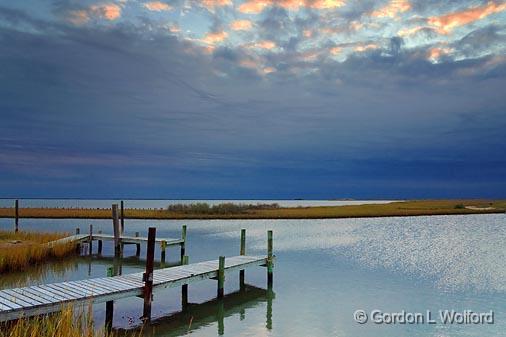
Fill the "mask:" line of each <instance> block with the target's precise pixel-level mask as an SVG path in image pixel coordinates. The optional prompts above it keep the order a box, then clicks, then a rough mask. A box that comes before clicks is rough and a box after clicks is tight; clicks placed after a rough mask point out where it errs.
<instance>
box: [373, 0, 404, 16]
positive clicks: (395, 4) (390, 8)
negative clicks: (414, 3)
mask: <svg viewBox="0 0 506 337" xmlns="http://www.w3.org/2000/svg"><path fill="white" fill-rule="evenodd" d="M410 9H411V4H410V3H409V1H408V0H390V2H389V3H388V4H387V5H386V6H384V7H381V8H379V9H377V10H375V11H373V12H372V13H371V16H373V17H378V18H386V17H387V18H394V17H396V16H397V15H399V14H400V13H404V12H406V11H408V10H410Z"/></svg>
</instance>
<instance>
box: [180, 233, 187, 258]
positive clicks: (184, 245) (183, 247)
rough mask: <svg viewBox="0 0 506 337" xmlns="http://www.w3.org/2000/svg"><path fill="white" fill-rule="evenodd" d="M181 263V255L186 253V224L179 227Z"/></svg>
mask: <svg viewBox="0 0 506 337" xmlns="http://www.w3.org/2000/svg"><path fill="white" fill-rule="evenodd" d="M181 240H183V242H181V264H182V263H183V257H184V256H185V254H186V225H183V227H182V228H181Z"/></svg>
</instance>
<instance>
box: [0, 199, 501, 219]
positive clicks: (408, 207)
mask: <svg viewBox="0 0 506 337" xmlns="http://www.w3.org/2000/svg"><path fill="white" fill-rule="evenodd" d="M505 212H506V200H414V201H402V202H391V203H387V204H364V205H346V206H313V207H283V208H281V207H280V208H275V209H256V210H248V211H246V212H241V213H227V214H218V213H202V214H198V213H180V212H174V211H168V210H166V209H132V208H127V209H125V219H138V220H260V219H349V218H374V217H399V216H431V215H469V214H501V213H505ZM0 218H4V219H6V218H7V219H9V218H11V219H15V211H14V208H0ZM19 219H97V220H99V219H104V220H106V219H111V209H110V208H100V209H92V208H80V209H77V208H20V209H19Z"/></svg>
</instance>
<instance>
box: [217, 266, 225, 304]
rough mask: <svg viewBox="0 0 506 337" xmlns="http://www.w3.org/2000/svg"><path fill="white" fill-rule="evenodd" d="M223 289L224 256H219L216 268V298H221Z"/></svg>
mask: <svg viewBox="0 0 506 337" xmlns="http://www.w3.org/2000/svg"><path fill="white" fill-rule="evenodd" d="M224 288H225V256H220V261H219V268H218V298H222V297H223V294H224V290H223V289H224Z"/></svg>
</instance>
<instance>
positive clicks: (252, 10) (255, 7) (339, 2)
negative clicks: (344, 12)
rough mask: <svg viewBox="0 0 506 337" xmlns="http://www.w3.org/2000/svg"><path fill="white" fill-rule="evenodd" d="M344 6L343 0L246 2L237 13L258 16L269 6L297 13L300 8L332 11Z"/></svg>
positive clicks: (253, 0) (248, 0)
mask: <svg viewBox="0 0 506 337" xmlns="http://www.w3.org/2000/svg"><path fill="white" fill-rule="evenodd" d="M344 4H345V1H344V0H247V1H246V2H244V3H242V4H241V5H240V6H239V11H240V12H242V13H247V14H259V13H261V12H262V11H263V10H264V9H266V8H267V7H271V6H276V7H280V8H283V9H286V10H291V11H297V10H299V9H300V8H312V9H333V8H338V7H341V6H344Z"/></svg>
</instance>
